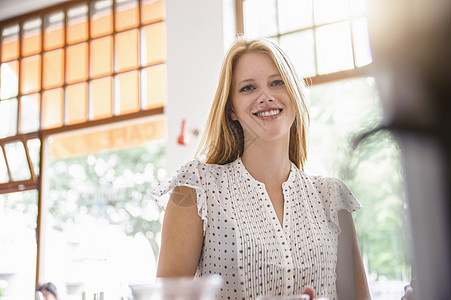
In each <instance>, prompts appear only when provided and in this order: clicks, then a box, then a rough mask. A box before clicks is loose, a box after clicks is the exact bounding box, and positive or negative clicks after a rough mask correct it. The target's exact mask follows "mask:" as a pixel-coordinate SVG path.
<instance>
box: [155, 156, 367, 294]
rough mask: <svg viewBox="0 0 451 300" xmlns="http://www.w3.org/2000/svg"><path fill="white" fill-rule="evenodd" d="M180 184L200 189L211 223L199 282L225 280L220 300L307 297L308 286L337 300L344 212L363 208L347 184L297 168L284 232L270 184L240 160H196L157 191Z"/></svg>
mask: <svg viewBox="0 0 451 300" xmlns="http://www.w3.org/2000/svg"><path fill="white" fill-rule="evenodd" d="M176 186H188V187H191V188H193V189H195V190H196V195H197V208H198V213H199V216H200V217H201V218H202V220H203V223H204V225H203V226H204V243H203V248H202V253H201V258H200V260H199V264H198V268H197V273H196V276H198V277H200V276H205V275H209V274H219V275H221V276H222V278H223V279H224V285H223V287H222V288H221V290H220V292H219V294H218V299H254V298H256V297H257V296H258V295H293V294H300V293H301V292H302V290H303V289H304V288H305V287H306V286H311V287H313V288H314V289H315V291H316V294H317V295H323V296H325V297H328V298H329V299H336V298H337V295H336V273H335V269H336V264H337V245H338V235H339V233H340V227H339V224H338V211H339V210H340V209H346V210H348V211H350V212H351V211H354V210H356V209H358V208H360V204H359V203H358V201H357V200H356V199H355V197H354V196H353V195H352V194H351V192H350V191H349V190H348V188H347V187H346V186H345V185H344V184H343V183H342V182H341V181H339V180H337V179H334V178H328V177H321V176H308V175H306V174H305V173H304V172H302V171H301V170H299V169H298V168H297V167H296V166H295V165H294V164H292V166H291V171H290V174H289V177H288V180H287V181H286V182H284V183H283V184H282V189H283V195H284V212H283V226H282V225H281V224H280V222H279V220H278V218H277V216H276V213H275V211H274V208H273V206H272V203H271V200H270V198H269V196H268V194H267V192H266V189H265V185H264V184H263V183H261V182H259V181H257V180H255V179H254V178H253V177H252V176H251V175H250V174H249V172H248V171H247V170H246V168H245V167H244V165H243V163H242V162H241V159H237V160H236V161H234V162H232V163H230V164H227V165H214V164H204V163H202V162H199V161H197V160H194V161H191V162H189V163H187V164H185V165H184V166H182V167H181V168H180V169H179V170H178V171H177V173H176V174H175V176H174V177H172V179H170V180H169V181H167V182H164V183H162V184H161V185H160V186H158V187H157V189H156V190H155V193H156V195H158V196H162V195H164V194H166V193H167V192H169V191H171V190H172V189H173V188H174V187H176ZM168 196H169V194H166V197H165V198H166V199H168Z"/></svg>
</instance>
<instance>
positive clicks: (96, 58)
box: [90, 36, 113, 78]
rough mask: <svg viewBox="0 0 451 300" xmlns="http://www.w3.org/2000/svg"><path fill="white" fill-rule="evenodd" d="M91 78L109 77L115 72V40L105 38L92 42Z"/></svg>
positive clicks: (109, 37)
mask: <svg viewBox="0 0 451 300" xmlns="http://www.w3.org/2000/svg"><path fill="white" fill-rule="evenodd" d="M90 63H91V78H95V77H99V76H102V75H109V74H111V73H112V72H113V38H112V37H111V36H106V37H104V38H100V39H95V40H92V41H91V59H90Z"/></svg>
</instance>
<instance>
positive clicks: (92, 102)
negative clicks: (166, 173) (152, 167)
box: [0, 0, 167, 298]
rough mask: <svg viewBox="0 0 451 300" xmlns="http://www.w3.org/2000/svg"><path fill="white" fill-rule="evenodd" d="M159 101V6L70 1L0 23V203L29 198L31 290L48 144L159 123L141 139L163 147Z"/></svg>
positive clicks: (162, 81) (146, 1) (162, 74)
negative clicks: (79, 133)
mask: <svg viewBox="0 0 451 300" xmlns="http://www.w3.org/2000/svg"><path fill="white" fill-rule="evenodd" d="M166 99H167V69H166V23H165V2H164V0H85V1H68V2H65V3H62V4H60V5H56V6H53V7H49V8H46V9H43V10H40V11H37V12H35V13H31V14H27V15H26V16H23V17H17V18H12V19H9V20H6V21H2V22H0V194H5V196H2V197H3V198H1V199H16V198H15V197H13V196H10V194H9V193H11V192H20V193H16V194H17V195H28V194H27V193H28V192H27V193H26V192H25V191H31V192H30V193H35V194H34V195H35V197H36V201H37V202H36V203H34V204H33V205H35V206H36V207H38V208H39V209H38V210H37V212H36V215H35V221H36V224H37V225H36V226H35V229H37V232H38V234H37V240H36V241H35V242H34V243H36V242H37V248H36V247H35V255H34V257H37V261H34V262H31V261H30V263H31V264H34V265H33V266H28V270H30V272H31V270H34V271H33V272H32V273H29V274H32V275H31V277H35V281H36V282H37V281H40V280H42V279H43V278H42V275H43V274H44V273H45V272H44V270H40V269H39V266H41V267H42V265H43V264H42V263H40V258H42V257H43V255H44V254H45V253H44V249H43V247H44V245H43V240H44V237H41V234H40V233H41V230H42V231H45V230H44V229H42V226H40V225H45V224H43V223H42V216H43V214H44V213H45V212H44V211H42V209H41V208H42V207H48V205H49V204H48V203H45V201H48V200H47V199H48V197H43V195H42V194H43V193H45V191H46V186H47V185H46V182H45V181H46V178H47V177H46V175H47V174H46V172H47V171H48V166H49V162H48V161H46V158H48V153H49V149H48V145H49V142H48V140H49V138H51V137H52V136H54V135H55V134H60V133H69V132H73V131H74V130H79V129H84V128H98V126H100V125H108V124H113V123H118V122H123V121H127V120H138V121H139V122H141V123H145V124H147V123H148V122H149V120H148V119H147V117H150V116H159V115H160V116H161V117H160V118H162V119H160V121H159V124H160V123H161V124H163V125H161V126H156V127H154V129H155V130H154V131H152V132H150V135H147V136H146V138H148V141H152V140H155V141H156V140H160V139H162V138H163V139H164V137H165V131H166V127H165V122H166V121H165V118H164V116H162V113H163V111H164V107H165V105H166ZM121 124H123V125H122V126H132V125H130V124H128V123H121ZM124 124H125V125H124ZM97 131H98V130H97ZM122 134H125V133H122ZM95 139H96V138H95V137H93V138H91V141H94V140H95ZM138 139H139V138H138ZM94 144H95V143H94ZM141 146H142V145H141ZM121 147H122V148H121ZM126 147H131V145H126V144H124V145H121V146H119V148H117V145H116V148H115V149H113V146H112V145H109V144H104V145H102V148H101V149H100V150H99V149H98V147H97V148H96V146H95V145H94V146H93V145H92V144H89V143H88V142H86V141H85V142H83V143H81V145H80V146H79V147H75V148H73V147H72V148H71V147H69V148H66V149H65V151H66V152H65V155H69V154H70V155H72V156H73V155H75V154H76V153H80V151H81V150H83V151H85V152H86V153H85V155H88V154H90V155H93V153H94V152H90V153H87V152H89V151H91V150H92V151H94V149H96V151H101V150H102V151H113V150H120V149H123V148H126ZM80 148H83V149H80ZM78 155H80V154H78ZM38 191H39V192H38ZM11 195H14V194H11ZM17 199H19V198H17ZM1 201H3V202H4V201H6V200H1ZM11 201H12V200H11ZM17 201H18V203H19V202H20V201H21V200H17ZM26 203H31V202H30V201H27V202H26ZM41 204H42V205H41ZM1 205H3V203H0V207H1ZM30 205H31V204H30ZM30 243H31V242H30ZM30 249H31V248H30ZM41 250H42V251H41ZM41 252H42V253H41ZM44 269H45V267H44ZM5 272H8V270H5V269H3V264H0V274H4V273H5ZM1 276H2V275H0V293H3V294H4V295H11V296H17V295H19V293H20V290H21V288H23V286H20V287H17V286H15V285H14V284H13V283H11V281H10V280H9V279H4V278H3V277H1ZM27 278H30V276H28V277H27ZM2 280H4V281H2ZM5 280H6V281H5ZM4 282H6V283H5V284H3V283H4ZM4 285H5V286H6V285H7V287H6V288H5V287H3V286H4ZM30 286H31V285H30ZM27 298H28V297H27Z"/></svg>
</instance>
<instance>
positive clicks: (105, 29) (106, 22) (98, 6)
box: [91, 0, 113, 38]
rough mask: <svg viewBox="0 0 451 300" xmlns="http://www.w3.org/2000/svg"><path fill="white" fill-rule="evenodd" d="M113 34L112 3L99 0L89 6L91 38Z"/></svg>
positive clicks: (107, 0) (106, 0)
mask: <svg viewBox="0 0 451 300" xmlns="http://www.w3.org/2000/svg"><path fill="white" fill-rule="evenodd" d="M112 32H113V1H112V0H100V1H93V2H92V4H91V37H92V38H96V37H99V36H103V35H106V34H111V33H112Z"/></svg>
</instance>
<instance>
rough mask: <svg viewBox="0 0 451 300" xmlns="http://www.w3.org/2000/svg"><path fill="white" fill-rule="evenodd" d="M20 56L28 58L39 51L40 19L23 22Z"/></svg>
mask: <svg viewBox="0 0 451 300" xmlns="http://www.w3.org/2000/svg"><path fill="white" fill-rule="evenodd" d="M22 31H23V33H22V34H23V38H22V55H23V56H28V55H32V54H36V53H38V52H40V51H41V19H34V20H31V21H28V22H25V23H24V24H23V27H22Z"/></svg>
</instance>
